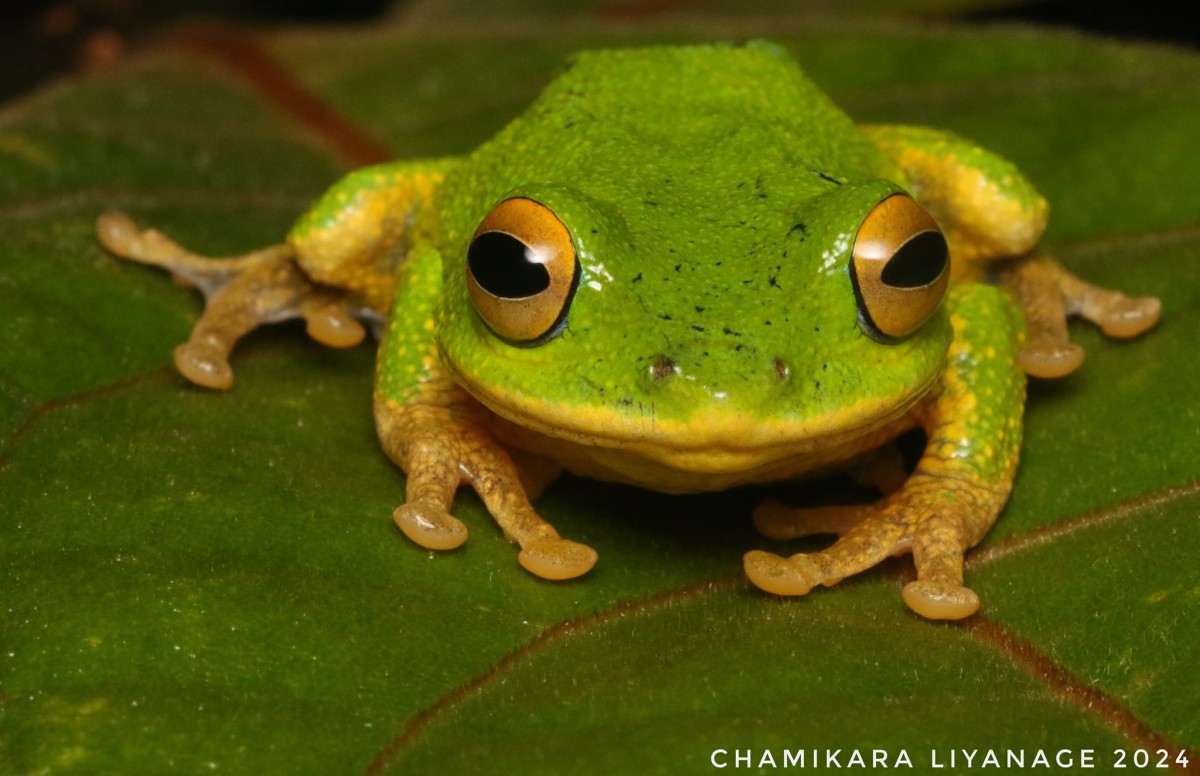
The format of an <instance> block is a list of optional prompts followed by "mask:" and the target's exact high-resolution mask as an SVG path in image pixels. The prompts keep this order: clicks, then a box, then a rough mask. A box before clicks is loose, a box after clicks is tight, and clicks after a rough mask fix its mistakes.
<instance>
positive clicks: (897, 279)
mask: <svg viewBox="0 0 1200 776" xmlns="http://www.w3.org/2000/svg"><path fill="white" fill-rule="evenodd" d="M949 260H950V250H949V249H948V248H947V247H946V239H945V238H944V237H942V235H941V233H940V232H932V231H930V232H921V233H920V234H918V235H916V236H914V237H913V238H912V239H910V240H909V241H908V242H906V243H904V245H901V246H900V249H899V250H898V251H896V252H895V253H894V254H892V258H890V259H888V263H887V265H886V266H884V268H883V272H881V273H880V275H879V279H880V280H882V281H883V282H884V284H885V285H888V286H891V287H892V288H920V287H921V286H927V285H929V284H930V283H932V282H933V281H935V280H937V278H938V276H939V275H941V274H942V270H944V269H945V268H946V262H948V261H949Z"/></svg>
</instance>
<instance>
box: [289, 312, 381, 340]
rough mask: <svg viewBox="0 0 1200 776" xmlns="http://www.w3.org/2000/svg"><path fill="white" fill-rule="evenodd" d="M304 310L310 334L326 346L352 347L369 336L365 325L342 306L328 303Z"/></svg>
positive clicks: (305, 321) (306, 329) (305, 322)
mask: <svg viewBox="0 0 1200 776" xmlns="http://www.w3.org/2000/svg"><path fill="white" fill-rule="evenodd" d="M302 312H303V315H304V324H305V331H306V332H307V333H308V336H309V337H311V338H312V339H314V340H316V341H317V342H319V343H321V344H322V345H325V346H326V347H330V348H352V347H354V346H355V345H357V344H358V343H360V342H362V341H363V339H364V338H365V337H366V336H367V331H366V329H364V328H363V325H362V324H361V323H359V322H358V321H357V320H355V319H354V317H353V316H351V315H350V314H349V313H348V312H347V311H346V309H345V308H344V307H342V306H339V305H327V306H322V307H320V308H318V309H312V310H309V309H304V310H303V311H302Z"/></svg>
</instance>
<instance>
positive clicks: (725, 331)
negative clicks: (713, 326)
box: [721, 326, 742, 337]
mask: <svg viewBox="0 0 1200 776" xmlns="http://www.w3.org/2000/svg"><path fill="white" fill-rule="evenodd" d="M721 333H722V334H725V335H727V336H730V337H740V336H742V333H741V332H740V331H734V330H733V329H731V328H729V327H728V326H726V327H725V328H723V329H721Z"/></svg>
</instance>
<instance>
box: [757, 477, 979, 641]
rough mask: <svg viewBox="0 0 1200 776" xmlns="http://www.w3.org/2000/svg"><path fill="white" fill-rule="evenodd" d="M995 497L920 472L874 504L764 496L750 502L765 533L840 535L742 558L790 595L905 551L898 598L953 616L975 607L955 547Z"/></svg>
mask: <svg viewBox="0 0 1200 776" xmlns="http://www.w3.org/2000/svg"><path fill="white" fill-rule="evenodd" d="M939 480H940V481H939ZM947 488H949V489H950V490H952V491H953V494H952V495H949V496H948V495H947V493H946V489H947ZM939 489H940V490H939ZM1002 504H1003V498H1001V497H998V496H997V494H995V493H992V492H990V491H988V490H987V489H985V488H978V487H976V486H973V485H970V484H969V483H953V482H949V483H948V482H947V481H946V480H945V478H935V477H928V476H922V475H914V477H912V478H910V480H909V482H908V483H906V485H905V487H904V488H903V489H902V490H900V491H898V492H896V493H895V494H893V495H891V496H889V497H887V498H885V499H884V500H882V501H881V502H879V503H878V504H866V505H855V506H847V507H822V508H817V509H789V508H788V507H785V506H783V505H781V504H777V503H775V502H765V503H764V504H762V505H760V506H759V507H758V509H756V510H755V524H756V526H757V527H758V528H759V530H760V531H762V532H763V533H764V534H765V535H767V536H768V537H769V538H772V539H791V538H795V537H798V536H808V535H811V534H818V533H833V534H837V535H839V537H840V538H839V539H838V540H837V542H835V543H834V544H833V545H832V546H831V547H829V548H827V549H825V550H822V551H820V552H815V553H799V554H796V555H792V556H790V557H782V556H779V555H775V554H772V553H769V552H762V551H759V550H755V551H752V552H749V553H747V554H746V555H745V557H744V559H743V565H744V567H745V571H746V576H747V577H748V578H749V579H750V581H751V582H752V583H753V584H754V585H756V586H757V587H759V588H761V589H763V590H765V591H767V592H768V593H774V594H776V595H786V596H796V595H805V594H807V593H808V592H809V591H810V590H812V589H813V588H814V587H816V586H817V585H824V586H826V587H831V586H833V585H836V584H837V583H838V582H841V581H842V580H843V579H845V578H846V577H849V576H852V575H854V574H857V573H859V572H861V571H865V570H866V569H869V568H871V567H872V566H875V565H876V564H878V563H879V562H881V561H882V560H884V559H885V558H887V557H888V556H891V555H901V554H905V553H909V552H911V553H912V555H913V560H914V562H915V565H916V567H917V580H916V581H914V582H911V583H909V584H908V585H906V586H905V588H904V591H903V594H902V595H903V598H904V601H905V603H906V604H908V606H909V608H911V609H912V610H913V611H914V612H916V613H917V614H919V615H921V616H922V617H926V618H929V619H933V620H944V619H961V618H963V617H968V616H970V615H972V614H974V613H975V611H977V610H978V608H979V597H978V596H977V595H975V593H974V592H973V591H971V590H970V589H968V588H966V587H964V586H963V584H962V582H963V577H962V560H963V552H964V550H965V549H966V548H967V547H970V546H972V545H974V544H975V543H976V542H977V541H979V539H980V538H981V536H982V533H983V531H985V530H986V527H987V526H988V525H990V524H991V520H992V519H993V518H994V513H995V512H996V511H998V509H999V506H1000V505H1002Z"/></svg>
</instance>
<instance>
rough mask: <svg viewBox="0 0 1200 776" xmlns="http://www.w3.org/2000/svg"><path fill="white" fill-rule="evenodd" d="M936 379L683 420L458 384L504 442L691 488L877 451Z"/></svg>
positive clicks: (642, 481)
mask: <svg viewBox="0 0 1200 776" xmlns="http://www.w3.org/2000/svg"><path fill="white" fill-rule="evenodd" d="M935 381H936V377H932V378H930V379H929V380H927V381H926V382H925V383H923V384H921V385H918V386H916V387H914V389H913V390H911V391H909V392H907V393H906V394H904V395H902V396H900V397H892V398H891V399H889V400H880V399H863V400H860V401H859V402H857V403H855V404H854V405H852V406H849V407H846V408H844V409H841V410H838V411H836V412H833V413H827V414H824V415H821V416H816V417H810V418H803V419H794V418H771V419H763V418H758V417H753V416H751V415H749V414H748V413H737V412H723V411H708V412H703V411H702V412H698V413H696V414H694V415H693V416H692V417H690V418H687V419H686V420H673V419H663V418H656V417H653V416H645V415H636V416H635V415H622V414H619V413H616V412H613V411H610V410H606V409H604V408H600V409H583V410H580V409H579V408H572V407H565V406H563V405H560V404H554V403H552V402H548V401H544V400H536V399H525V400H522V399H520V398H517V399H515V400H514V399H513V398H512V397H505V398H504V399H503V400H501V399H500V398H499V397H497V396H495V395H492V394H490V393H489V392H488V391H486V390H484V389H483V388H482V387H481V386H478V385H473V384H471V383H470V382H469V381H467V382H463V383H462V385H463V387H464V388H465V389H466V390H467V391H468V392H469V393H470V394H471V395H472V396H474V397H475V399H477V400H478V401H479V402H480V403H481V404H483V405H484V407H486V408H487V409H488V410H490V411H491V412H490V414H489V425H490V427H491V429H492V432H493V433H494V434H495V436H496V437H497V438H498V439H499V440H500V441H501V442H502V443H504V444H505V445H507V446H510V447H512V448H518V449H522V450H525V451H528V452H530V453H534V454H535V455H540V456H545V457H547V458H550V459H552V460H554V461H556V462H558V463H560V464H562V465H563V467H565V468H566V469H567V470H569V471H571V472H573V473H575V474H579V475H582V476H586V477H591V478H594V479H600V480H607V481H614V482H623V483H627V484H632V485H638V486H641V487H648V488H653V489H654V490H658V491H664V492H674V493H694V492H705V491H713V490H723V489H725V488H730V487H734V486H737V485H744V484H751V483H760V482H774V481H779V480H783V479H792V478H799V477H804V476H807V475H812V474H817V473H820V472H823V471H828V470H831V469H835V468H837V467H838V466H840V465H842V464H845V463H846V462H848V461H851V460H853V459H854V458H856V457H859V456H861V455H862V454H863V453H865V452H868V451H871V450H875V449H877V448H878V447H880V446H881V445H883V444H885V443H887V442H888V441H890V440H892V439H894V438H895V437H896V436H898V435H899V434H901V433H903V432H904V431H905V430H907V429H909V428H912V427H913V426H915V425H917V424H918V419H919V414H920V413H919V412H918V410H919V408H920V406H921V403H922V400H923V399H924V398H925V397H926V396H927V395H928V394H929V390H930V388H931V387H932V385H933V384H934V382H935Z"/></svg>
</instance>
